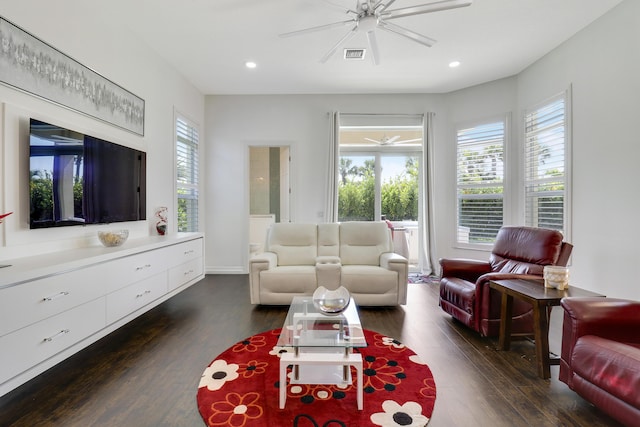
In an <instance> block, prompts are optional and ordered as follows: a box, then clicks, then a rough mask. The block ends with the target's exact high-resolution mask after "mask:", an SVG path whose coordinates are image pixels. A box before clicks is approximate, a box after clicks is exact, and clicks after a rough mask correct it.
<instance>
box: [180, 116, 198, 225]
mask: <svg viewBox="0 0 640 427" xmlns="http://www.w3.org/2000/svg"><path fill="white" fill-rule="evenodd" d="M176 168H177V172H176V181H177V186H176V193H177V199H178V217H177V223H178V231H198V189H199V188H198V129H197V127H196V126H195V125H193V124H192V123H190V122H189V121H188V120H187V119H185V118H183V117H180V116H178V117H177V118H176Z"/></svg>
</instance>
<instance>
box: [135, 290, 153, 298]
mask: <svg viewBox="0 0 640 427" xmlns="http://www.w3.org/2000/svg"><path fill="white" fill-rule="evenodd" d="M150 293H151V291H150V290H146V291H144V292H143V293H141V294H138V295H136V298H142V297H143V296H145V295H147V294H150Z"/></svg>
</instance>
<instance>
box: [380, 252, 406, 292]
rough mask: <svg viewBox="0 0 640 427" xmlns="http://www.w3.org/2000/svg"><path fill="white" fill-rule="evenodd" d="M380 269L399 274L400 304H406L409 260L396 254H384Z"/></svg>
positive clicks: (381, 258) (381, 257) (381, 256)
mask: <svg viewBox="0 0 640 427" xmlns="http://www.w3.org/2000/svg"><path fill="white" fill-rule="evenodd" d="M380 267H382V268H386V269H387V270H391V271H395V272H396V273H398V304H406V303H407V286H408V284H409V260H408V259H406V258H405V257H403V256H402V255H399V254H397V253H394V252H384V253H383V254H381V255H380Z"/></svg>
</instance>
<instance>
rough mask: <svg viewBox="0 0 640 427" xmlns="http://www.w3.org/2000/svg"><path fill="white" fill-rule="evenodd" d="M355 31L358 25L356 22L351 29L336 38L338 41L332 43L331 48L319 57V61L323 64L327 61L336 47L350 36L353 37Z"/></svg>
mask: <svg viewBox="0 0 640 427" xmlns="http://www.w3.org/2000/svg"><path fill="white" fill-rule="evenodd" d="M357 32H358V25H357V24H356V26H354V27H353V28H352V29H351V31H349V32H348V33H347V34H345V35H344V37H342V38H341V39H340V40H338V43H336V44H335V45H333V47H332V48H331V49H329V51H328V52H327V53H325V54H324V56H323V57H322V58H320V62H322V63H323V64H324V63H325V62H327V61H328V60H329V58H331V57H332V56H333V54H334V53H336V50H338V48H339V47H340V46H341V45H342V44H343V43H345V42H346V41H347V40H349V39H350V38H351V37H353V36H354V35H355V34H356V33H357Z"/></svg>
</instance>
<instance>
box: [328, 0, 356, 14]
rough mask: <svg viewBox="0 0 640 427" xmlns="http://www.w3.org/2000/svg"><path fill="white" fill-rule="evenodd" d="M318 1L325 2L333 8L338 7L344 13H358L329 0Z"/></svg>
mask: <svg viewBox="0 0 640 427" xmlns="http://www.w3.org/2000/svg"><path fill="white" fill-rule="evenodd" d="M320 1H322V2H323V3H325V4H328V5H329V6H331V7H333V8H336V9H340V10H341V11H342V12H344V13H354V14H356V15H357V14H358V12H356V11H355V10H352V9H348V8H345V7H344V6H343V5H341V4H338V3H334V2H332V1H331V0H320Z"/></svg>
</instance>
